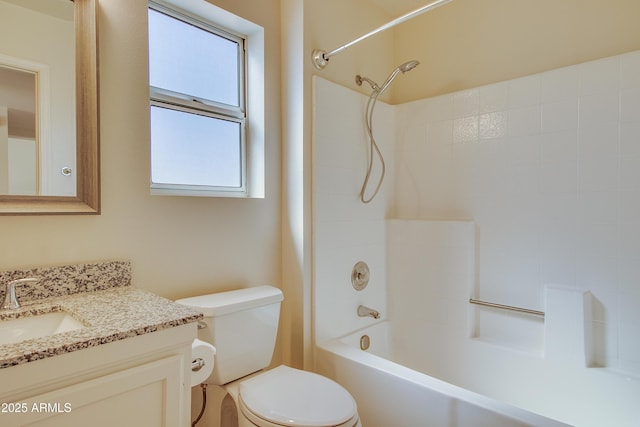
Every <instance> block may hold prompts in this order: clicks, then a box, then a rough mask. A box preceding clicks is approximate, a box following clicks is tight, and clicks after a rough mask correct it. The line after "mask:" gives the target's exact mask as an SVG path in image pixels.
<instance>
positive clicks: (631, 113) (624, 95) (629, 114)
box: [620, 88, 640, 122]
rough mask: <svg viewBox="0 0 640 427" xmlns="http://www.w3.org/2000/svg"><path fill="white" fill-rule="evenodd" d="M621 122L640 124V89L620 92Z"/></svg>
mask: <svg viewBox="0 0 640 427" xmlns="http://www.w3.org/2000/svg"><path fill="white" fill-rule="evenodd" d="M620 121H622V122H640V88H637V89H635V88H634V89H623V90H622V91H620Z"/></svg>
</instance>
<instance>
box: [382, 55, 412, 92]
mask: <svg viewBox="0 0 640 427" xmlns="http://www.w3.org/2000/svg"><path fill="white" fill-rule="evenodd" d="M418 64H420V63H419V62H418V61H409V62H405V63H404V64H401V65H399V66H398V67H397V68H396V69H395V70H393V71H392V72H391V74H389V77H387V80H385V81H384V83H382V86H380V91H379V94H381V93H382V92H384V91H385V90H386V89H387V88H388V87H389V85H390V84H391V82H392V81H393V80H394V79H395V78H396V77H397V76H398V73H400V72H402V74H404V73H406V72H407V71H411V70H413V69H414V68H416V67H417V66H418Z"/></svg>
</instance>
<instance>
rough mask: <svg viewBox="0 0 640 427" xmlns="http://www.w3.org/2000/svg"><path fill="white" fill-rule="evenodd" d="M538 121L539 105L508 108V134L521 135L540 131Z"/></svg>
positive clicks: (539, 114) (539, 117)
mask: <svg viewBox="0 0 640 427" xmlns="http://www.w3.org/2000/svg"><path fill="white" fill-rule="evenodd" d="M540 122H541V107H540V105H535V106H530V107H521V108H512V109H510V110H509V131H508V134H509V135H510V136H523V135H533V134H536V133H540V126H541V123H540Z"/></svg>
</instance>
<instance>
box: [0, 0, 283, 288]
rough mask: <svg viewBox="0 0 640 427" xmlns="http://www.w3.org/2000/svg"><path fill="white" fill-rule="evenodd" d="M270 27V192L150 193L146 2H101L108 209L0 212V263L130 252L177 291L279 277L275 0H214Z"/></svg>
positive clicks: (142, 280)
mask: <svg viewBox="0 0 640 427" xmlns="http://www.w3.org/2000/svg"><path fill="white" fill-rule="evenodd" d="M212 3H215V4H217V5H219V6H221V7H223V8H225V9H228V10H229V11H231V12H232V13H236V14H238V15H242V16H243V17H245V18H246V19H248V20H251V21H253V22H255V23H257V24H259V25H261V26H263V27H264V28H265V39H266V40H267V41H266V46H265V58H266V75H265V82H266V92H267V93H266V97H265V98H266V103H267V105H266V114H267V117H266V136H267V141H266V148H267V149H266V153H267V154H266V156H267V157H266V171H267V172H266V173H267V177H266V194H267V196H266V198H265V199H256V200H238V199H222V198H196V197H163V196H154V197H151V196H150V195H149V127H148V122H149V112H148V76H147V33H146V20H147V17H146V13H147V9H146V2H145V1H131V0H99V12H100V21H99V30H100V32H99V39H100V57H99V59H100V121H101V123H100V127H101V132H100V137H101V157H102V158H101V165H102V214H101V215H99V216H22V217H19V216H4V217H0V236H2V237H1V249H0V269H2V270H8V269H15V268H21V267H31V266H48V265H59V264H66V263H78V262H88V261H100V260H109V259H130V260H131V261H132V265H133V281H134V284H135V285H136V286H138V287H140V288H143V289H147V290H149V291H153V292H156V293H157V294H159V295H162V296H165V297H168V298H172V299H173V298H179V297H185V296H189V295H195V294H199V293H204V292H212V291H216V290H223V289H228V288H232V287H240V286H248V285H253V284H267V283H271V284H274V285H276V286H279V285H280V281H281V237H280V231H281V226H280V211H281V208H280V200H281V197H280V181H281V174H280V167H281V164H280V154H281V149H280V120H281V117H280V32H279V28H280V10H279V1H278V0H267V1H265V0H262V1H260V2H253V1H251V2H250V1H243V2H238V1H233V0H215V1H213V0H212Z"/></svg>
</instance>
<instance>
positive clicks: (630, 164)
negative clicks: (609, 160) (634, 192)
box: [620, 156, 640, 190]
mask: <svg viewBox="0 0 640 427" xmlns="http://www.w3.org/2000/svg"><path fill="white" fill-rule="evenodd" d="M620 188H621V189H626V190H629V189H640V156H633V157H631V156H626V157H621V158H620Z"/></svg>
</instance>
